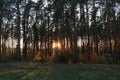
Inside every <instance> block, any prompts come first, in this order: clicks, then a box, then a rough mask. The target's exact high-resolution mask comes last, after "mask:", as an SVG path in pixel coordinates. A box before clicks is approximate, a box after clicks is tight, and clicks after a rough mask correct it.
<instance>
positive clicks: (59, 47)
mask: <svg viewBox="0 0 120 80" xmlns="http://www.w3.org/2000/svg"><path fill="white" fill-rule="evenodd" d="M53 48H58V49H61V43H60V42H59V41H58V42H54V43H53Z"/></svg>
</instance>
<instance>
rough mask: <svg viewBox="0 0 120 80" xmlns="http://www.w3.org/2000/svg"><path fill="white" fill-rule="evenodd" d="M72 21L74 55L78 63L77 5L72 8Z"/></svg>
mask: <svg viewBox="0 0 120 80" xmlns="http://www.w3.org/2000/svg"><path fill="white" fill-rule="evenodd" d="M71 11H72V21H73V24H72V26H73V28H74V31H73V41H74V42H73V55H74V58H73V59H74V63H75V64H76V63H78V49H77V26H76V20H75V17H76V16H75V5H73V7H72V9H71Z"/></svg>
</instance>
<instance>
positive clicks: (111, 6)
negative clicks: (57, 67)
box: [0, 0, 120, 63]
mask: <svg viewBox="0 0 120 80" xmlns="http://www.w3.org/2000/svg"><path fill="white" fill-rule="evenodd" d="M36 58H39V59H38V60H40V61H42V62H62V63H120V0H38V2H33V0H0V60H1V61H2V60H18V61H20V60H24V61H28V60H36Z"/></svg>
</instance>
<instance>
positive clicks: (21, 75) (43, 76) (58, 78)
mask: <svg viewBox="0 0 120 80" xmlns="http://www.w3.org/2000/svg"><path fill="white" fill-rule="evenodd" d="M0 80H120V65H102V64H101V65H100V64H94V65H87V64H86V65H79V64H77V65H74V64H71V65H68V64H49V65H48V64H34V63H4V64H0Z"/></svg>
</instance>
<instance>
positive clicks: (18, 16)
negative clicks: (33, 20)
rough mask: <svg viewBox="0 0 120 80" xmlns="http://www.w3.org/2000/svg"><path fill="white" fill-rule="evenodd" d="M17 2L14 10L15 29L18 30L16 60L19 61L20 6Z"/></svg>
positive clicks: (18, 0)
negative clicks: (15, 16) (15, 18)
mask: <svg viewBox="0 0 120 80" xmlns="http://www.w3.org/2000/svg"><path fill="white" fill-rule="evenodd" d="M19 3H20V0H17V1H16V8H17V12H16V15H17V30H18V33H17V38H18V40H17V43H18V44H17V60H18V61H20V55H21V51H20V8H19Z"/></svg>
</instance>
